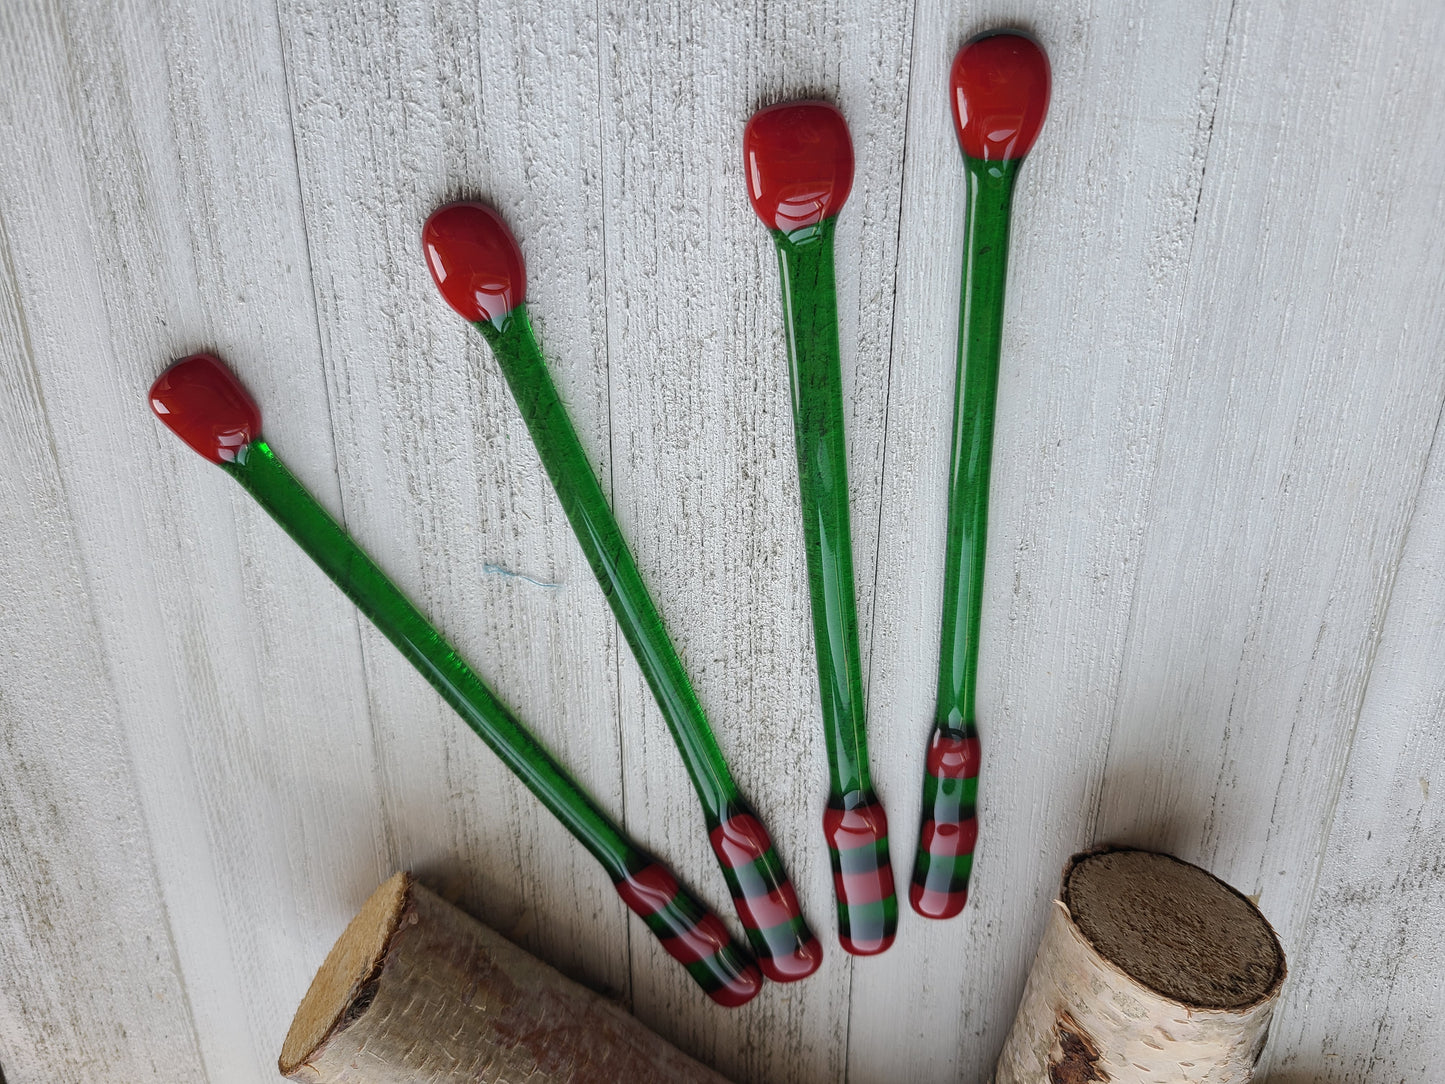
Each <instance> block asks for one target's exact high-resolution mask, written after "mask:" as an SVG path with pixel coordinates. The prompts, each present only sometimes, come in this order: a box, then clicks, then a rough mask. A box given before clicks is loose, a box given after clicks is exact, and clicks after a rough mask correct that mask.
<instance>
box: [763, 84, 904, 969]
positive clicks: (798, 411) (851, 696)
mask: <svg viewBox="0 0 1445 1084" xmlns="http://www.w3.org/2000/svg"><path fill="white" fill-rule="evenodd" d="M743 153H744V166H745V170H746V175H747V179H748V195H749V197H750V199H751V201H752V204H753V209H754V210H755V211H756V212H757V214H758V217H759V218H760V219H762V221H763V222H764V224H765V225H767V226H768V227H769V229H770V232H771V233H772V236H773V242H774V244H775V245H776V247H777V253H778V272H779V280H780V284H781V287H782V295H783V319H784V331H785V338H786V341H787V351H788V375H789V383H790V387H791V389H792V401H793V433H794V442H795V447H796V451H797V459H798V490H799V497H800V499H801V503H802V519H803V548H804V552H805V554H806V561H807V570H808V593H809V598H810V600H811V604H812V606H811V612H812V618H813V644H814V647H815V649H816V655H817V666H818V690H819V696H820V699H821V702H822V713H823V733H824V738H825V741H826V745H827V752H828V775H829V795H828V809H827V812H826V813H825V820H824V827H825V833H826V834H827V836H828V848H829V855H830V858H831V860H832V865H833V874H834V879H833V888H834V895H835V897H836V900H837V905H838V927H839V940H840V943H841V944H842V945H843V948H844V949H846V950H847V951H848V952H852V953H858V954H871V953H876V952H882V951H883V950H884V949H886V948H887V947H888V946H889V945H890V944H892V942H893V937H894V933H895V931H896V929H897V922H898V903H897V897H896V894H895V891H894V886H893V870H892V867H891V866H890V865H889V862H888V840H887V825H888V818H887V817H886V816H885V815H884V813H883V809H882V807H881V806H880V805H879V804H878V800H877V798H876V796H875V795H874V794H873V790H872V784H871V781H870V778H869V771H868V737H867V726H866V718H865V714H866V713H865V708H864V699H863V667H862V663H861V661H860V653H859V646H858V607H857V597H856V590H855V587H854V578H853V539H852V531H851V527H850V523H849V491H848V446H847V442H846V440H845V439H844V431H843V423H844V408H843V378H842V372H841V368H840V364H839V357H838V301H837V289H836V284H835V272H834V263H833V235H834V231H835V228H836V226H837V221H838V219H837V215H838V212H839V211H840V210H841V209H842V207H843V204H844V202H845V201H846V199H847V196H848V192H849V190H850V188H851V185H852V179H853V148H852V143H851V140H850V139H849V136H848V127H847V124H846V122H845V121H844V119H843V115H842V114H841V113H840V112H839V111H838V110H837V109H836V108H835V107H834V106H832V105H830V104H828V103H827V102H792V103H785V104H783V105H777V106H772V107H770V108H768V109H763V110H760V111H759V112H758V113H756V114H754V115H753V117H752V119H751V120H750V121H749V122H748V126H747V129H746V131H745V132H744V134H743ZM835 814H836V815H835Z"/></svg>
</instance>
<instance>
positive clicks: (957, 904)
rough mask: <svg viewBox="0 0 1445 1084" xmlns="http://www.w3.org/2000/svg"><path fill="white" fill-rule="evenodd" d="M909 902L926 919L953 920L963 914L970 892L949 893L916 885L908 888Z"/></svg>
mask: <svg viewBox="0 0 1445 1084" xmlns="http://www.w3.org/2000/svg"><path fill="white" fill-rule="evenodd" d="M908 902H909V903H911V904H913V909H914V910H915V911H917V912H918V913H919V914H920V915H922V916H923V917H924V918H953V917H954V916H955V915H959V914H962V913H963V908H964V906H965V905H966V904H967V903H968V892H967V891H966V890H960V891H958V892H947V891H944V890H942V889H937V888H927V887H925V886H924V885H921V884H917V883H914V884H910V885H909V886H908Z"/></svg>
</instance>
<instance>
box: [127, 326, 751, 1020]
mask: <svg viewBox="0 0 1445 1084" xmlns="http://www.w3.org/2000/svg"><path fill="white" fill-rule="evenodd" d="M150 403H151V409H152V410H154V411H155V413H156V415H157V416H158V417H159V418H160V420H161V421H163V422H164V423H165V424H166V425H167V426H168V427H169V428H170V429H171V431H172V432H174V433H175V434H176V435H177V436H178V437H180V438H181V439H182V440H184V441H185V442H186V443H187V444H189V445H190V446H191V448H192V449H194V450H195V451H197V452H199V453H200V454H201V455H203V456H205V457H206V458H207V459H209V460H210V461H211V462H213V463H216V464H219V465H220V467H221V468H222V469H223V470H224V471H225V472H226V473H227V474H229V475H230V476H231V477H232V478H234V479H236V481H238V482H240V483H241V485H242V486H243V487H244V488H245V490H246V491H247V492H248V493H250V494H251V496H252V497H254V498H255V499H256V501H257V502H258V503H259V504H260V505H261V507H262V508H264V509H265V510H266V511H267V512H268V513H270V515H271V517H272V518H273V519H275V520H276V522H277V523H279V524H280V525H281V527H282V528H284V529H285V531H286V533H287V534H289V535H290V536H291V537H292V538H294V539H295V540H296V542H297V543H298V544H299V545H300V546H301V548H302V549H303V550H305V551H306V554H307V556H309V557H310V558H311V559H312V560H313V561H315V562H316V563H317V564H318V565H320V566H321V570H322V571H323V572H325V573H326V574H327V575H328V576H330V577H331V579H332V580H333V581H334V582H335V584H336V586H337V587H339V588H341V590H342V592H343V593H344V594H345V595H346V597H347V598H349V599H351V601H352V602H354V603H356V605H357V607H358V608H359V609H360V610H361V612H362V613H364V614H365V615H366V616H367V617H368V618H369V619H370V620H371V622H372V623H373V624H374V625H376V627H377V628H378V629H380V630H381V631H382V633H383V634H385V636H386V638H387V639H389V640H390V641H391V642H392V643H393V644H395V645H396V647H397V650H399V651H400V652H401V653H402V654H403V655H404V656H406V659H407V661H408V662H410V663H411V664H412V665H413V666H415V667H416V668H417V670H418V671H419V672H420V673H421V675H422V676H423V677H424V678H426V679H427V681H429V682H430V683H431V684H432V687H433V688H435V689H436V691H437V692H439V693H441V695H442V697H443V699H445V700H446V702H447V703H448V704H450V705H451V706H452V707H453V708H455V709H456V712H457V714H458V715H460V716H461V717H462V720H463V721H464V722H465V723H466V724H467V725H468V726H469V727H471V728H472V730H474V731H476V733H477V735H478V736H479V737H481V739H482V740H483V741H484V742H486V743H487V744H488V745H489V746H491V748H492V750H493V751H494V752H495V753H496V754H497V755H498V756H499V757H501V758H502V762H503V763H504V764H506V765H507V767H508V768H510V769H511V770H512V771H513V772H514V773H515V774H516V775H517V777H518V778H519V779H521V780H522V782H523V783H524V784H526V786H527V789H529V790H530V791H531V792H532V793H533V794H535V795H536V796H537V797H538V799H540V800H541V802H542V804H543V805H545V806H546V807H547V808H548V809H549V810H551V811H552V813H553V815H554V816H556V817H557V819H558V820H560V821H561V822H562V823H563V824H564V825H565V826H566V827H567V828H568V830H570V831H571V833H572V834H573V835H574V836H576V837H577V839H578V840H579V841H580V842H581V844H582V845H583V846H584V847H586V848H587V850H588V851H590V852H591V853H592V856H593V857H594V858H596V859H597V861H599V862H600V863H602V867H603V869H605V870H606V871H607V875H608V876H609V877H611V878H612V883H613V886H614V887H615V888H616V889H617V892H618V895H620V896H621V897H622V899H623V901H624V902H625V903H626V904H627V906H628V907H629V908H631V909H632V911H633V912H635V913H636V914H637V915H639V916H640V917H641V918H642V920H643V921H644V922H645V923H646V924H647V927H648V929H650V930H651V931H652V932H653V934H655V935H656V936H657V938H658V939H659V940H660V941H661V942H662V947H663V948H664V949H666V950H667V952H668V953H669V954H670V955H671V956H673V957H674V958H675V959H677V960H678V961H679V962H681V963H682V964H683V966H685V967H686V968H687V971H688V973H689V974H690V975H691V976H692V978H693V980H694V981H695V982H696V983H697V984H698V985H699V986H701V987H702V988H703V990H704V991H705V992H706V993H707V995H708V997H710V998H712V999H713V1000H714V1001H716V1002H717V1003H718V1004H720V1005H728V1006H732V1005H741V1004H743V1003H744V1002H746V1001H749V1000H750V999H751V998H752V997H753V996H754V995H755V994H756V993H757V992H758V990H759V989H760V988H761V986H762V976H761V975H759V974H758V970H757V966H756V965H755V964H754V963H753V962H752V960H751V959H749V957H748V955H747V953H746V952H745V951H744V950H743V949H741V948H740V947H738V946H737V945H736V944H734V943H733V941H732V939H731V938H730V937H729V936H728V932H727V928H726V927H725V926H724V925H723V924H722V921H721V920H720V919H719V918H718V917H717V916H716V915H714V914H712V913H711V912H709V911H708V909H707V908H706V907H705V906H704V905H703V904H702V903H700V902H699V901H698V900H697V899H696V898H694V897H693V895H692V894H691V893H689V892H688V891H687V890H686V889H684V888H682V887H680V885H679V883H678V881H677V878H676V877H674V876H673V874H672V872H671V871H670V870H669V869H668V868H667V867H666V866H664V865H662V864H661V863H659V862H658V861H657V860H656V859H654V858H652V857H651V856H650V855H649V854H647V852H645V851H644V850H642V848H641V847H639V846H638V845H637V844H636V843H634V842H633V841H632V840H631V839H629V838H628V837H627V835H626V834H625V833H624V832H623V831H622V829H621V828H619V827H618V826H617V825H616V824H615V823H614V822H613V821H612V820H611V819H610V818H609V817H608V816H607V814H606V813H604V812H602V810H601V809H599V808H598V807H597V805H596V804H595V803H594V802H593V801H592V799H591V798H589V797H588V796H587V794H586V792H585V791H583V790H582V788H581V787H579V786H578V785H577V782H576V780H574V779H573V778H572V777H571V776H570V775H568V774H567V771H566V770H565V769H564V768H563V767H562V766H561V765H559V764H558V763H557V762H556V761H555V760H553V759H552V756H551V754H549V753H548V752H547V750H545V749H544V748H542V746H541V745H539V744H538V742H537V740H536V738H534V737H533V736H532V734H531V733H530V732H529V731H528V730H527V729H526V727H524V726H523V725H522V724H521V723H520V722H519V721H518V720H517V718H516V716H514V715H513V714H512V713H511V712H510V711H508V710H507V708H506V707H504V706H503V704H502V703H501V701H499V700H498V699H497V698H496V696H494V695H493V694H492V691H491V690H490V689H488V688H487V686H486V685H484V684H482V682H481V680H480V679H479V678H478V677H477V676H476V675H475V674H474V673H472V671H471V669H470V668H469V667H468V666H467V664H466V663H465V662H463V661H462V658H461V656H459V655H458V654H457V652H456V649H455V648H454V647H452V645H451V644H449V643H447V641H446V640H445V639H443V638H442V635H441V634H440V633H439V632H437V630H436V629H435V628H433V627H432V625H431V623H430V622H428V621H427V619H426V618H425V617H423V616H422V613H421V611H420V610H418V609H417V608H416V607H415V606H413V605H412V604H411V603H410V602H409V601H408V600H407V598H406V596H405V595H403V594H402V593H401V591H400V590H399V589H398V588H397V587H396V585H395V584H393V583H392V582H391V580H389V579H387V577H386V574H385V573H384V572H382V571H381V569H380V568H378V567H377V566H376V565H375V564H374V563H373V562H372V560H371V558H369V557H367V556H366V554H365V553H363V552H362V551H361V549H360V547H358V546H357V545H356V543H355V542H353V541H352V540H351V538H350V537H349V536H348V535H347V534H346V532H345V531H344V530H342V528H341V526H340V524H338V523H337V522H336V520H334V519H332V518H331V515H330V513H328V512H327V511H326V509H324V508H322V507H321V505H320V504H318V503H317V502H316V499H315V498H314V497H312V496H311V494H310V493H308V492H307V491H306V490H305V489H304V488H303V487H302V485H301V483H300V482H298V481H297V480H296V478H295V477H294V476H293V475H292V474H291V472H290V471H289V470H287V469H286V467H285V466H284V465H283V464H282V462H281V460H280V459H278V458H277V457H276V453H275V452H273V451H272V450H271V449H270V447H269V446H268V445H267V444H266V442H265V441H263V440H262V439H261V413H260V411H259V410H258V409H257V408H256V404H255V402H254V401H253V400H252V399H251V397H250V396H249V395H248V394H247V393H246V390H245V389H244V388H242V387H241V385H240V383H239V382H238V381H237V380H236V378H235V377H234V376H233V375H232V374H231V371H230V370H229V369H227V368H226V366H225V365H224V364H222V363H221V361H220V360H219V359H217V358H215V357H212V356H211V355H209V354H196V355H193V356H191V357H188V358H185V359H184V360H182V361H178V362H176V363H175V364H174V365H172V366H171V367H170V368H169V369H167V370H166V371H165V372H163V373H162V374H161V375H160V377H159V378H158V379H157V380H156V382H155V384H154V385H153V386H152V387H151V391H150Z"/></svg>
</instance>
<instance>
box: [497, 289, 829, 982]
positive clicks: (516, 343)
mask: <svg viewBox="0 0 1445 1084" xmlns="http://www.w3.org/2000/svg"><path fill="white" fill-rule="evenodd" d="M476 326H477V327H478V328H479V329H480V330H481V332H482V334H483V335H484V336H486V339H487V342H488V343H490V344H491V347H492V351H493V353H495V354H496V356H497V361H498V363H499V364H500V366H501V369H502V374H503V376H505V378H506V380H507V385H508V387H510V388H511V390H512V396H513V398H514V399H515V400H516V402H517V407H518V409H519V410H520V411H521V412H522V418H523V420H524V421H525V422H526V424H527V431H528V432H529V433H530V434H531V436H532V442H533V443H534V444H535V445H536V447H537V451H538V453H539V454H540V455H541V458H542V465H543V467H544V468H545V469H546V471H547V477H548V478H550V479H551V481H552V486H553V488H554V489H555V490H556V491H557V496H558V497H559V498H560V500H561V502H562V508H563V510H564V511H565V512H566V513H567V519H568V522H570V523H571V524H572V530H573V532H574V533H575V534H576V536H577V540H578V541H579V542H580V543H581V545H582V552H583V553H584V554H586V556H587V561H588V563H589V564H590V565H591V566H592V572H593V574H594V575H595V576H596V577H597V582H598V583H599V584H601V586H602V592H603V594H604V595H605V596H606V598H607V601H608V604H609V605H610V606H611V607H612V612H613V614H614V615H615V616H616V617H617V623H618V625H619V626H620V628H621V629H622V635H623V638H624V639H626V641H627V644H628V646H629V647H630V648H631V649H632V654H633V655H634V656H635V657H636V659H637V663H638V666H639V667H640V668H641V669H642V673H643V676H644V677H645V678H646V679H647V684H648V687H649V688H651V689H652V693H653V696H654V697H656V699H657V704H658V707H660V708H661V709H662V716H663V718H664V719H665V720H666V722H667V726H668V729H669V730H670V731H671V732H672V737H673V740H674V741H675V742H676V743H677V747H678V749H679V751H680V752H681V753H682V759H683V763H684V764H685V765H686V767H687V771H688V775H689V777H690V778H691V779H692V784H693V787H694V789H695V790H696V791H697V795H698V798H699V800H700V801H701V802H702V807H703V812H704V814H705V816H706V818H707V823H708V827H709V829H710V830H711V832H712V840H713V850H714V852H715V853H716V855H717V857H718V862H719V865H720V866H721V867H722V871H723V875H724V877H725V878H726V879H727V881H728V887H729V888H730V890H731V891H732V896H733V902H734V904H735V905H736V907H737V911H738V915H739V917H740V918H741V919H742V922H743V926H744V927H745V928H746V930H747V934H748V940H749V942H750V943H751V944H752V946H753V950H754V952H756V953H757V956H758V962H759V964H760V965H761V967H762V969H763V973H764V974H766V975H767V976H768V977H769V978H771V979H774V980H775V981H778V982H788V981H792V980H794V979H800V978H803V977H804V976H805V975H809V974H812V972H813V971H815V970H817V967H818V964H819V963H820V962H821V958H822V957H821V949H820V948H819V947H818V944H817V940H816V938H814V937H813V934H812V932H811V931H810V930H809V929H808V927H807V924H806V923H805V922H804V920H803V916H802V912H801V910H800V909H799V908H798V904H797V898H796V896H795V895H794V893H793V888H792V885H791V884H789V882H788V876H787V873H786V872H785V871H784V869H783V865H782V862H781V861H780V859H779V858H778V854H777V852H776V851H775V850H774V849H773V845H772V841H771V840H769V839H768V837H767V833H766V832H764V831H763V829H762V826H761V824H759V823H758V821H757V819H756V817H755V816H754V815H753V813H752V810H751V809H750V808H748V806H747V805H746V804H745V803H744V802H743V799H742V797H741V795H740V794H739V792H738V788H737V784H736V783H735V782H734V781H733V777H732V774H731V772H729V770H728V766H727V762H726V761H725V760H724V759H723V755H722V750H721V749H719V748H718V744H717V739H716V738H715V737H714V735H713V732H712V727H711V726H709V724H708V721H707V716H706V715H705V714H704V713H703V710H702V705H701V704H700V703H699V702H698V699H697V694H696V693H695V692H694V691H693V688H692V683H691V682H690V681H689V680H688V677H687V673H686V671H684V670H683V667H682V661H681V660H680V659H679V658H678V657H677V652H676V650H675V649H674V648H673V646H672V640H671V639H670V638H669V637H668V634H667V629H666V628H665V627H664V625H663V623H662V617H661V616H660V615H659V614H658V612H657V608H656V607H655V606H654V605H653V602H652V596H651V595H650V594H649V593H648V590H647V587H646V585H645V584H644V583H643V581H642V576H641V574H640V573H639V572H638V570H637V565H636V562H635V561H634V560H633V558H632V552H631V550H630V549H629V548H628V546H627V542H626V540H625V539H624V538H623V537H622V531H621V529H620V528H619V527H618V526H617V520H616V518H615V517H614V516H613V515H612V508H611V506H610V505H609V504H608V501H607V496H606V494H604V493H603V492H602V487H601V486H600V485H599V484H598V482H597V477H596V475H595V474H593V472H592V466H591V464H590V463H588V461H587V455H586V452H584V451H583V449H582V445H581V443H580V442H579V441H578V439H577V432H576V430H575V429H574V428H573V427H572V422H571V419H570V418H568V416H567V411H566V408H565V407H564V406H563V404H562V401H561V399H560V398H559V397H558V395H557V390H556V388H555V387H554V385H553V384H552V379H551V377H550V376H549V375H548V372H547V366H546V362H545V360H544V359H543V357H542V351H541V348H540V346H539V345H538V344H537V339H536V336H535V335H534V334H533V332H532V326H531V323H530V321H529V320H528V317H527V307H526V305H525V304H523V305H518V306H517V307H516V308H515V309H514V310H513V311H512V313H511V314H510V315H509V316H508V317H507V318H506V319H505V320H501V321H493V322H490V323H480V322H479V323H477V325H476ZM739 818H746V822H747V824H748V825H749V826H750V828H749V833H750V836H751V834H756V836H757V839H756V846H755V850H756V853H755V854H754V855H753V857H752V858H751V859H749V860H747V861H739V860H737V858H736V855H734V854H733V853H731V852H729V851H726V850H724V849H722V848H721V847H720V845H719V841H726V840H728V839H729V838H730V837H729V834H728V831H727V830H726V829H727V827H728V826H729V825H731V824H735V823H740V821H739Z"/></svg>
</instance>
